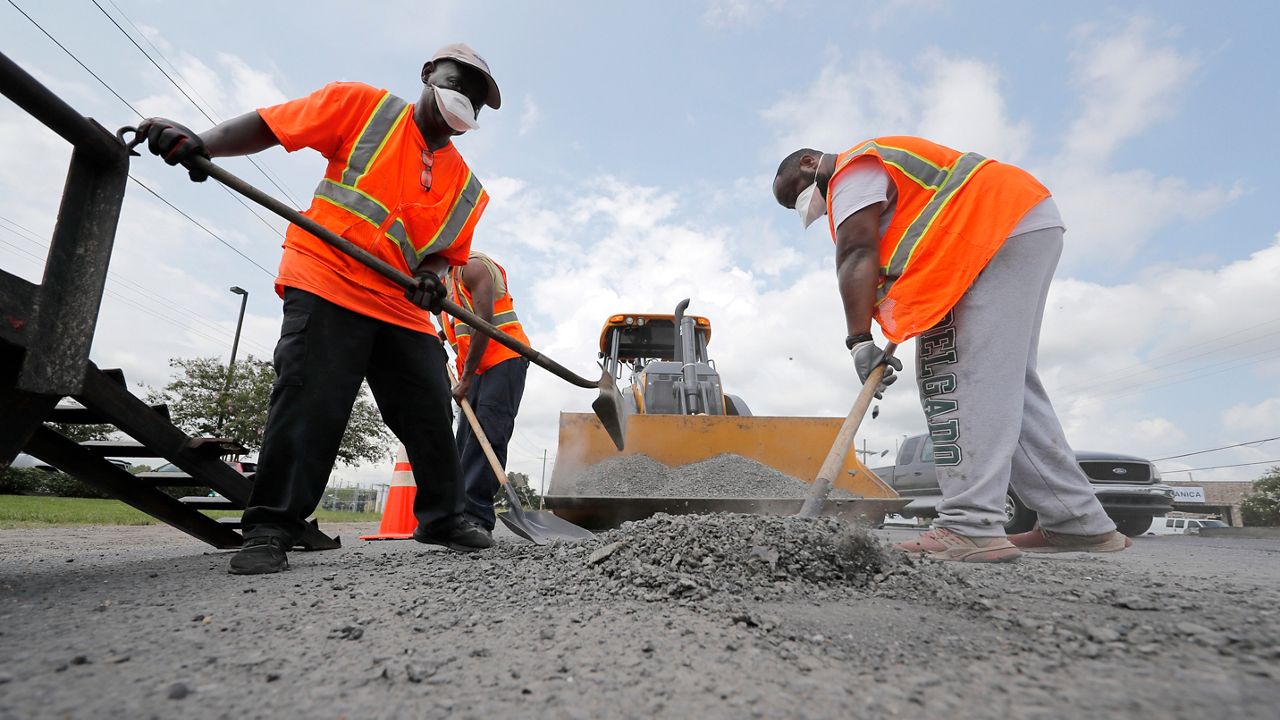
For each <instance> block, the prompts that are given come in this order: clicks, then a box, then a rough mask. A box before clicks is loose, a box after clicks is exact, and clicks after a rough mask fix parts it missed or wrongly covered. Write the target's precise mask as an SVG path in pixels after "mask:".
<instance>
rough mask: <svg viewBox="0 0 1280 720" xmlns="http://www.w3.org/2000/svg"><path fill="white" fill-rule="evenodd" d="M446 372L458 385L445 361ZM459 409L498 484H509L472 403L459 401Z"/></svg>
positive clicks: (464, 399)
mask: <svg viewBox="0 0 1280 720" xmlns="http://www.w3.org/2000/svg"><path fill="white" fill-rule="evenodd" d="M444 369H445V372H447V373H449V382H451V383H453V384H454V385H457V384H458V376H457V375H455V374H454V372H453V367H452V366H451V365H449V361H448V360H445V363H444ZM458 407H460V408H462V414H463V415H465V416H467V424H469V425H470V426H471V431H472V432H474V433H475V435H476V440H477V441H479V443H480V449H481V450H484V456H485V457H486V458H488V459H489V467H490V468H492V469H493V474H494V475H497V476H498V482H499V483H501V484H503V485H506V484H507V471H506V470H503V469H502V463H500V462H498V454H497V453H495V452H494V451H493V445H490V444H489V436H488V435H485V434H484V428H482V427H480V418H478V417H476V411H475V409H474V408H472V407H471V401H470V400H468V399H466V398H465V397H464V398H462V399H461V400H459V401H458Z"/></svg>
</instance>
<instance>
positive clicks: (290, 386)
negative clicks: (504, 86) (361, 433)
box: [138, 45, 501, 574]
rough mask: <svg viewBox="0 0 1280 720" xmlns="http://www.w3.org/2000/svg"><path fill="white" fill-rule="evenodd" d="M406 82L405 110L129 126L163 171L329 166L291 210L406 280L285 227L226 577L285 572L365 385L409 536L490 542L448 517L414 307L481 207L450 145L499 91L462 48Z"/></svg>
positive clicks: (453, 510)
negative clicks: (392, 450) (269, 344)
mask: <svg viewBox="0 0 1280 720" xmlns="http://www.w3.org/2000/svg"><path fill="white" fill-rule="evenodd" d="M421 77H422V83H423V86H422V93H421V95H420V96H419V97H418V101H417V102H416V103H409V102H407V101H405V100H401V99H400V98H398V97H396V96H395V95H392V94H391V93H390V92H387V91H386V90H379V89H376V88H373V87H370V86H368V85H364V84H361V83H353V82H340V83H333V84H331V85H327V86H325V87H324V88H321V89H320V90H318V91H316V92H314V93H312V94H311V95H308V96H307V97H304V98H300V99H298V100H293V101H290V102H286V103H284V104H282V105H276V106H274V107H268V108H262V109H259V110H257V111H256V112H251V113H247V114H245V115H242V116H240V117H238V118H235V119H233V120H229V121H227V122H224V123H222V124H220V125H217V126H216V127H214V128H212V129H210V130H208V131H206V132H204V133H203V134H201V135H199V136H197V135H196V134H195V133H193V132H191V131H190V130H188V129H187V128H185V127H183V126H182V125H179V124H177V123H175V122H173V121H170V120H165V119H163V118H152V119H150V120H147V121H146V122H145V123H143V124H142V126H140V127H139V129H138V131H139V133H140V134H145V135H146V137H147V140H148V147H149V148H150V150H151V152H153V153H155V154H157V155H160V156H161V157H163V158H164V159H165V161H166V162H168V163H169V164H170V165H174V164H179V163H183V162H184V161H185V160H188V159H190V158H192V157H194V156H196V155H203V156H205V157H223V156H230V155H249V154H252V153H257V152H261V151H262V150H265V149H267V148H269V147H273V146H275V145H282V146H283V147H284V148H285V150H288V151H290V152H293V151H295V150H300V149H302V148H311V149H313V150H316V151H317V152H319V153H320V154H322V155H324V157H325V158H326V159H327V160H328V161H329V165H328V167H327V168H326V170H325V174H324V178H323V179H322V180H321V181H320V185H319V187H317V188H316V191H315V197H314V198H313V199H312V201H311V207H310V208H309V209H308V210H307V211H306V213H305V214H306V215H307V216H308V217H310V218H312V219H313V220H315V221H316V222H318V223H320V224H321V225H324V226H325V227H327V228H329V229H330V230H332V231H334V232H335V233H337V234H339V235H341V236H343V237H344V238H346V239H348V240H350V241H351V242H353V243H355V244H356V245H358V246H360V247H361V248H363V249H365V250H367V251H369V252H371V253H373V254H374V255H376V256H377V257H379V258H381V259H383V260H385V261H386V262H388V263H391V264H392V265H394V266H395V267H397V268H399V269H400V270H402V271H404V272H406V273H410V274H412V275H413V276H414V277H415V279H416V281H417V285H416V287H415V288H413V289H411V290H409V291H407V292H406V291H403V290H402V289H401V288H400V287H399V286H398V285H396V284H395V283H393V282H391V281H390V280H388V279H387V278H385V277H383V276H382V275H380V274H378V273H377V272H375V271H374V270H372V269H371V268H369V267H366V266H365V265H363V264H362V263H360V262H359V261H357V260H354V259H352V258H351V257H348V256H347V255H345V254H343V253H342V252H340V251H338V250H336V249H334V248H333V247H330V246H329V245H328V244H326V243H324V242H322V241H321V240H320V239H319V238H316V237H315V236H313V235H311V234H310V233H308V232H306V231H305V230H303V229H302V228H300V227H298V226H296V225H291V226H290V227H289V231H288V234H287V235H286V237H285V242H284V256H283V257H282V258H281V261H280V270H279V276H278V277H277V278H276V292H278V293H279V294H280V295H281V297H282V298H283V299H284V321H283V323H282V325H281V329H280V341H279V343H278V344H277V345H276V350H275V358H274V359H275V369H276V374H277V379H276V382H275V386H274V388H273V389H272V393H271V408H270V412H269V413H268V416H267V426H266V429H265V432H264V435H263V441H262V451H261V452H260V453H259V456H258V473H257V477H256V479H255V481H254V484H253V491H252V493H251V494H250V497H249V507H248V509H246V510H245V513H244V528H245V529H244V536H245V542H244V546H243V547H242V548H241V550H240V551H239V552H237V553H236V554H235V555H234V556H233V557H232V558H231V564H230V571H231V572H232V573H236V574H257V573H273V572H279V571H280V570H285V569H287V568H288V567H289V563H288V560H287V558H286V555H285V551H286V550H287V549H288V548H290V547H292V546H293V544H294V543H295V542H296V541H297V539H298V537H299V535H300V534H301V533H302V532H303V530H304V522H305V520H306V518H307V516H308V515H310V514H311V512H312V511H313V510H315V507H316V504H317V503H318V502H319V500H320V497H321V494H322V493H323V491H324V487H325V485H326V483H327V482H328V480H329V473H330V471H331V470H332V469H333V463H334V460H335V459H336V458H337V452H338V447H339V444H340V442H341V440H342V435H343V431H344V429H345V428H346V426H347V420H348V419H349V418H350V415H351V408H352V406H353V405H354V403H355V400H356V398H357V396H358V394H359V392H360V386H361V382H363V381H365V380H367V381H368V383H369V388H370V389H371V390H372V391H373V396H374V399H375V400H376V401H377V403H378V408H379V409H380V410H381V411H382V417H383V419H384V420H385V421H386V423H387V427H389V428H390V429H391V431H392V432H393V433H394V434H395V435H396V437H397V438H399V439H400V442H401V443H403V444H404V446H405V450H406V451H407V453H408V455H409V461H410V463H412V465H413V468H414V477H415V478H416V480H417V484H418V491H417V493H416V496H415V498H414V507H413V511H414V515H415V516H416V517H417V520H418V526H417V528H416V530H415V531H414V535H413V536H414V539H415V540H418V541H419V542H423V543H432V544H437V545H444V546H446V547H449V548H450V549H453V550H460V551H469V550H478V549H481V548H487V547H489V546H490V545H491V540H490V538H489V537H488V535H487V534H486V533H485V532H483V531H481V530H480V529H479V528H477V527H475V526H474V525H472V524H471V523H469V522H467V521H466V520H465V519H464V518H463V509H464V501H465V497H464V494H463V487H462V478H461V476H460V475H459V473H458V453H457V449H456V448H455V447H454V444H453V434H452V426H451V415H452V414H451V412H450V407H449V386H448V382H447V380H446V375H445V371H444V363H445V354H444V348H443V346H442V345H441V344H440V340H439V338H438V337H437V336H436V331H435V328H434V326H433V324H432V322H431V316H430V314H429V312H428V311H438V310H439V308H440V305H439V303H440V300H441V299H443V298H444V297H445V294H446V290H445V287H444V283H443V281H442V279H441V277H440V273H441V272H443V271H444V270H445V269H447V268H448V267H449V266H450V265H462V264H465V263H466V261H467V257H468V254H469V252H470V248H471V235H472V231H473V229H474V228H475V224H476V221H477V220H478V219H479V218H480V215H481V213H483V212H484V208H485V205H486V204H487V203H488V195H487V194H486V193H485V191H484V189H483V187H481V185H480V181H479V180H478V179H477V178H476V177H475V175H473V174H472V173H471V170H470V168H468V167H467V164H466V162H465V161H463V159H462V155H461V154H460V153H459V152H458V149H457V148H456V147H454V145H453V143H452V142H451V138H452V137H453V136H455V135H461V134H462V133H464V132H466V131H467V130H473V129H475V128H476V127H477V124H476V118H477V117H478V115H479V108H480V106H481V105H482V104H487V105H489V106H490V107H492V108H495V109H496V108H497V107H498V106H499V105H500V104H501V96H500V95H499V93H498V86H497V85H496V84H495V83H494V81H493V77H492V75H491V74H490V73H489V67H488V65H487V64H486V62H485V61H484V59H483V58H481V57H480V56H479V55H477V54H476V53H475V51H474V50H472V49H471V48H469V47H467V46H466V45H449V46H446V47H444V48H441V49H440V51H439V52H437V53H436V54H435V55H434V56H433V57H432V58H431V60H430V61H428V62H427V63H426V64H425V65H423V67H422V74H421ZM191 175H192V179H193V180H204V179H205V178H204V177H203V176H202V174H201V173H199V172H198V171H195V170H193V171H192V172H191Z"/></svg>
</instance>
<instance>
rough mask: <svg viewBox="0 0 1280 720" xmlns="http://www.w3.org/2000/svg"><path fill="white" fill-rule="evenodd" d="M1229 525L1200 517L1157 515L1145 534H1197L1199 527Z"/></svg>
mask: <svg viewBox="0 0 1280 720" xmlns="http://www.w3.org/2000/svg"><path fill="white" fill-rule="evenodd" d="M1207 527H1214V528H1220V527H1230V526H1229V525H1227V524H1226V523H1224V522H1222V521H1221V520H1202V519H1200V518H1181V517H1158V518H1152V520H1151V529H1150V530H1148V531H1147V532H1146V533H1144V534H1146V535H1186V534H1187V533H1192V534H1199V532H1200V528H1207Z"/></svg>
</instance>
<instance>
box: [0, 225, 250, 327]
mask: <svg viewBox="0 0 1280 720" xmlns="http://www.w3.org/2000/svg"><path fill="white" fill-rule="evenodd" d="M0 245H4V246H7V247H8V248H10V249H11V250H13V251H14V252H18V253H22V255H24V256H26V259H28V260H31V261H32V262H34V263H35V264H36V265H37V266H40V267H43V266H44V262H45V259H44V258H43V257H40V256H39V255H36V254H35V253H33V252H30V251H29V250H25V249H23V248H20V247H18V246H17V245H14V244H13V243H10V242H9V241H8V240H5V239H3V238H0ZM106 292H107V294H108V295H111V296H112V297H114V298H115V299H116V300H118V301H120V302H122V303H125V304H126V305H129V306H130V307H133V308H134V309H136V310H138V311H140V312H143V313H146V314H148V315H150V316H152V317H154V318H157V319H159V320H163V321H165V322H168V323H170V324H172V325H174V326H176V327H179V328H182V329H183V330H186V331H187V332H189V333H191V334H193V335H196V336H198V337H201V338H203V339H205V340H208V341H210V342H216V343H219V344H222V343H225V342H226V340H227V339H226V337H220V338H219V337H214V336H212V335H210V334H209V333H207V332H204V331H203V330H201V329H200V328H198V327H196V326H194V325H192V324H190V323H186V322H182V321H181V320H177V319H175V318H172V317H169V316H167V315H164V314H162V313H159V312H157V311H156V310H155V308H154V307H153V306H151V305H148V304H145V303H141V302H138V301H137V300H134V299H132V298H129V297H125V296H124V295H121V294H120V293H118V292H116V291H114V290H107V291H106Z"/></svg>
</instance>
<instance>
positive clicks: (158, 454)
mask: <svg viewBox="0 0 1280 720" xmlns="http://www.w3.org/2000/svg"><path fill="white" fill-rule="evenodd" d="M80 446H81V447H83V448H85V449H86V450H89V451H91V452H92V453H93V454H95V455H97V456H98V457H102V458H143V457H146V458H162V457H165V453H164V452H163V451H161V450H157V449H155V448H153V447H148V446H147V445H144V444H142V443H140V442H138V441H137V440H87V441H85V442H82V443H80ZM187 447H188V448H190V449H192V450H195V451H197V452H200V453H203V454H208V455H243V454H245V453H247V452H248V449H247V448H245V447H244V446H243V445H241V444H240V443H238V442H236V441H235V440H231V439H229V438H191V441H190V442H188V443H187Z"/></svg>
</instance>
